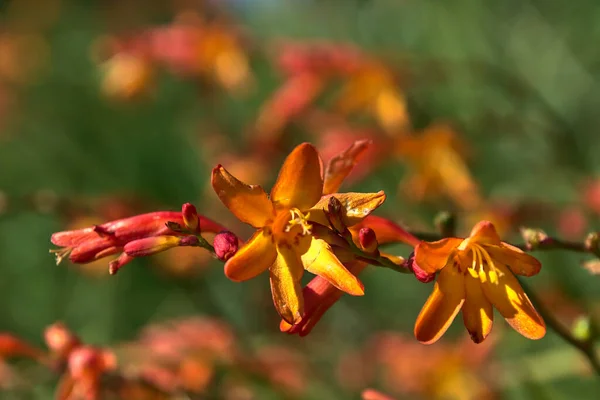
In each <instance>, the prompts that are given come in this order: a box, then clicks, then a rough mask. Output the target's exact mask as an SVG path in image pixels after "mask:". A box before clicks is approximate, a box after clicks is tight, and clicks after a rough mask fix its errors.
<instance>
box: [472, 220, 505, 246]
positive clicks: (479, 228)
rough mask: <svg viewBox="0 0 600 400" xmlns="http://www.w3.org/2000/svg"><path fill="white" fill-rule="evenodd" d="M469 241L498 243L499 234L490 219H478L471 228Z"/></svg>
mask: <svg viewBox="0 0 600 400" xmlns="http://www.w3.org/2000/svg"><path fill="white" fill-rule="evenodd" d="M469 237H470V238H471V242H475V243H479V244H495V245H500V243H501V241H500V236H498V232H496V228H495V227H494V224H492V223H491V222H490V221H480V222H478V223H477V225H475V226H474V227H473V229H471V234H470V235H469Z"/></svg>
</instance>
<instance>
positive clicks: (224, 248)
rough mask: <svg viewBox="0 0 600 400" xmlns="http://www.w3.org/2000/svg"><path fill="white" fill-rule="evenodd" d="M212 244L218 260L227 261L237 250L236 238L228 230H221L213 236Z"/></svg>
mask: <svg viewBox="0 0 600 400" xmlns="http://www.w3.org/2000/svg"><path fill="white" fill-rule="evenodd" d="M213 246H214V247H215V254H216V255H217V257H218V258H219V260H221V261H227V260H229V259H230V258H231V257H233V255H234V254H235V253H236V252H237V251H238V247H239V244H238V238H237V236H235V235H234V234H233V233H231V232H229V231H223V232H220V233H218V234H217V236H215V240H214V241H213Z"/></svg>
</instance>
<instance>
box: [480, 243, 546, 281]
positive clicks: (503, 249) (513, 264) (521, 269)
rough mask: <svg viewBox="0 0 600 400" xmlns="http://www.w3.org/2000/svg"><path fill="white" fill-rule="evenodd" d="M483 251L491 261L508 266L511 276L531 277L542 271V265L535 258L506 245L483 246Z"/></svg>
mask: <svg viewBox="0 0 600 400" xmlns="http://www.w3.org/2000/svg"><path fill="white" fill-rule="evenodd" d="M485 250H487V252H488V253H489V255H490V257H492V260H494V261H498V262H500V263H502V264H504V265H506V266H508V268H510V270H511V271H512V272H513V274H517V275H523V276H533V275H536V274H538V273H539V272H540V270H541V269H542V263H541V262H539V261H538V259H537V258H535V257H533V256H531V255H529V254H527V253H525V252H523V251H522V250H521V249H519V248H517V247H515V246H512V245H510V244H508V243H502V244H501V245H500V246H485Z"/></svg>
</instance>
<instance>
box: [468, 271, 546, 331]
mask: <svg viewBox="0 0 600 400" xmlns="http://www.w3.org/2000/svg"><path fill="white" fill-rule="evenodd" d="M480 278H481V280H482V282H483V293H484V294H485V297H487V299H488V300H489V301H490V302H491V303H492V304H493V305H494V307H496V309H498V311H500V314H502V316H503V317H504V318H505V319H506V321H507V322H508V323H509V324H510V326H512V327H513V329H514V330H516V331H517V332H519V333H520V334H521V335H523V336H525V337H526V338H528V339H541V338H542V337H544V335H545V334H546V324H545V323H544V320H543V319H542V317H541V316H540V315H539V314H538V313H537V311H536V310H535V308H534V307H533V305H532V304H531V301H529V298H528V297H527V295H526V294H525V292H524V291H523V288H522V287H521V285H520V284H519V281H518V280H517V278H516V277H515V276H514V275H513V274H512V272H510V270H509V269H508V268H507V267H506V266H505V265H502V264H500V263H497V264H495V271H494V270H489V271H486V272H485V273H483V272H482V273H481V274H480Z"/></svg>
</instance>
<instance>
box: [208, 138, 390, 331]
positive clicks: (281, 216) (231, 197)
mask: <svg viewBox="0 0 600 400" xmlns="http://www.w3.org/2000/svg"><path fill="white" fill-rule="evenodd" d="M212 185H213V188H214V190H215V192H216V193H217V195H218V196H219V198H220V199H221V201H222V202H223V204H225V206H227V208H229V209H230V210H231V211H232V212H233V213H234V214H235V216H236V217H237V218H238V219H239V220H241V221H242V222H245V223H247V224H249V225H251V226H253V227H254V228H256V232H255V233H254V235H253V236H252V238H250V239H249V240H248V242H247V243H246V244H245V245H244V246H243V247H242V248H240V249H239V251H238V252H237V253H236V254H235V255H234V256H233V257H232V258H231V259H229V261H227V263H226V264H225V274H226V275H227V277H229V278H230V279H232V280H234V281H244V280H248V279H251V278H254V277H255V276H257V275H259V274H260V273H262V272H264V271H265V270H269V273H270V278H271V292H272V294H273V302H274V304H275V307H276V309H277V311H278V312H279V314H280V315H281V317H282V318H283V319H284V320H285V321H287V322H289V323H291V324H293V323H295V322H297V321H299V320H300V319H301V318H302V314H303V309H304V300H303V296H302V288H301V283H300V280H301V278H302V275H303V273H304V270H305V269H306V270H308V271H309V272H312V273H314V274H316V275H320V276H322V277H324V278H325V279H327V280H328V281H329V282H330V283H331V284H333V285H334V286H336V287H337V288H339V289H341V290H343V291H344V292H347V293H349V294H352V295H357V296H360V295H363V294H364V288H363V285H362V283H361V282H360V281H359V280H358V279H357V278H356V277H355V276H354V275H353V274H352V273H350V272H349V271H348V270H347V269H346V268H345V267H344V265H343V264H342V263H341V262H340V261H339V260H338V258H337V257H336V256H335V254H334V253H333V251H332V249H331V246H330V245H329V244H328V243H327V242H325V241H324V240H322V239H319V238H317V237H315V236H314V235H313V223H319V224H321V225H325V226H326V225H327V218H326V215H325V211H324V210H325V208H326V207H327V205H328V201H329V199H328V198H327V196H325V197H323V198H321V195H322V193H323V178H322V176H321V160H320V157H319V154H318V153H317V150H316V149H315V148H314V147H313V146H312V145H310V144H308V143H303V144H301V145H299V146H297V147H296V148H295V149H294V150H293V151H292V152H291V153H290V155H289V156H288V157H287V159H286V160H285V162H284V164H283V166H282V167H281V170H280V173H279V177H278V178H277V182H276V183H275V186H274V187H273V189H272V190H271V194H270V196H268V195H267V193H266V192H265V191H264V190H263V189H262V188H261V187H260V186H253V185H246V184H244V183H242V182H240V181H239V180H237V179H236V178H235V177H234V176H232V175H231V174H230V173H229V172H228V171H227V170H226V169H225V168H224V167H223V166H221V165H218V166H217V167H215V168H214V170H213V174H212ZM331 196H336V197H337V198H338V200H339V201H340V202H341V203H342V204H343V205H344V210H343V212H344V216H345V224H346V225H347V226H352V225H355V224H356V223H358V222H359V221H360V220H362V219H363V218H364V217H366V216H367V215H369V214H370V213H371V211H372V210H374V209H375V208H377V207H379V205H381V204H382V203H383V201H384V200H385V194H384V193H383V192H379V193H367V194H362V193H342V194H335V195H331Z"/></svg>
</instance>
